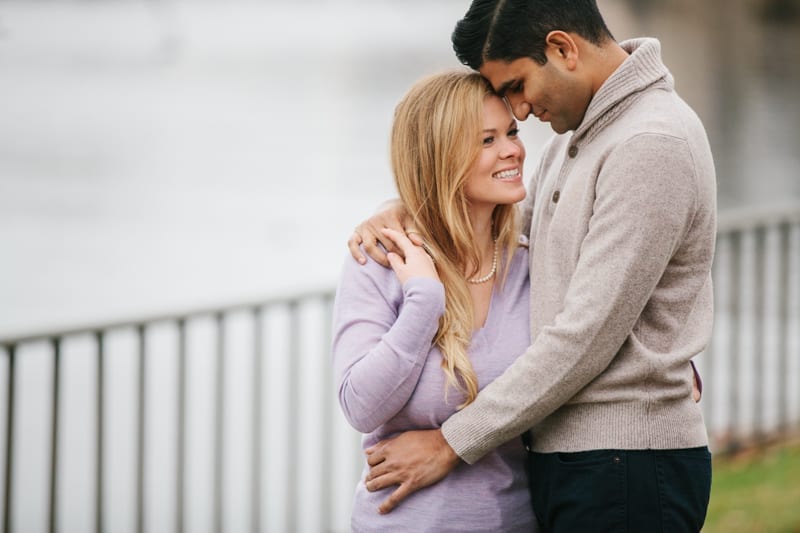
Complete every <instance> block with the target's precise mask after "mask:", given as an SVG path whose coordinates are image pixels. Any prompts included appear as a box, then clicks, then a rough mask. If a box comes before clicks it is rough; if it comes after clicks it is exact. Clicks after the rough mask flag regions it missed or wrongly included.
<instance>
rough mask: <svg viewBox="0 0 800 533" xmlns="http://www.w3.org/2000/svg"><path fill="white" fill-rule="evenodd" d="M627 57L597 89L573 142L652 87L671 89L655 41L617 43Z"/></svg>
mask: <svg viewBox="0 0 800 533" xmlns="http://www.w3.org/2000/svg"><path fill="white" fill-rule="evenodd" d="M619 44H620V46H621V47H622V48H623V49H624V50H625V51H626V52H628V53H629V54H630V55H629V56H628V58H627V59H626V60H625V61H623V63H622V64H621V65H620V66H619V68H617V70H615V71H614V73H613V74H611V76H609V78H608V79H607V80H606V81H605V82H604V83H603V85H601V86H600V89H598V91H597V93H595V95H594V96H593V97H592V101H591V102H589V107H588V108H587V109H586V114H585V115H584V116H583V122H581V125H580V126H578V129H576V130H575V133H574V135H573V137H572V139H573V142H574V141H575V140H577V139H579V138H580V137H582V136H583V135H584V134H585V133H586V132H587V131H589V130H590V129H591V128H592V127H593V126H594V125H595V124H596V123H597V122H598V121H600V120H601V119H602V117H603V116H604V115H605V114H606V113H607V112H608V111H609V109H611V108H612V107H614V106H615V105H617V104H618V103H619V102H621V101H622V100H624V99H625V98H627V97H628V96H630V95H631V94H634V93H636V92H639V91H641V90H643V89H645V88H647V87H650V86H651V85H653V84H655V83H663V84H665V86H666V87H667V88H668V89H670V90H671V89H673V88H674V80H673V78H672V74H670V72H669V70H667V67H666V66H665V65H664V63H663V62H662V61H661V43H660V42H659V41H658V39H653V38H641V39H630V40H627V41H623V42H621V43H619Z"/></svg>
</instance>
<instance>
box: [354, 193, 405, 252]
mask: <svg viewBox="0 0 800 533" xmlns="http://www.w3.org/2000/svg"><path fill="white" fill-rule="evenodd" d="M384 206H385V208H384V209H382V210H381V211H379V212H377V213H376V214H374V215H372V216H371V217H369V218H368V219H367V220H365V221H364V222H362V223H361V224H359V225H358V226H356V229H355V230H354V231H353V234H352V235H351V236H350V238H349V239H348V240H347V247H348V248H349V249H350V254H351V255H352V256H353V259H355V260H356V261H358V262H359V263H361V264H362V265H363V264H365V263H366V262H367V259H366V258H365V257H364V254H362V253H361V249H360V248H359V246H360V245H361V244H363V245H364V251H365V252H367V255H369V256H370V257H371V258H372V259H374V260H375V261H376V262H378V263H380V264H381V265H383V266H385V267H388V266H389V261H388V260H387V259H386V254H385V253H384V252H383V250H381V248H380V247H379V246H378V243H380V244H381V245H382V246H383V247H384V248H385V249H386V250H387V251H389V252H399V251H400V250H399V249H398V248H397V247H396V246H395V244H394V242H392V240H391V239H387V238H386V236H385V235H384V234H383V233H382V232H381V229H383V228H392V229H395V230H397V231H405V230H406V228H407V227H408V226H407V224H408V225H411V221H410V220H409V216H408V213H406V210H405V207H403V204H401V203H400V201H399V200H390V201H388V202H386V203H385V204H384Z"/></svg>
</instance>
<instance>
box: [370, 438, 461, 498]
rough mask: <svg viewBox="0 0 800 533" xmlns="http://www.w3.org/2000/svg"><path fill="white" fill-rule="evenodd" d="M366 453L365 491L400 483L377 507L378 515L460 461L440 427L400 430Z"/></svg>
mask: <svg viewBox="0 0 800 533" xmlns="http://www.w3.org/2000/svg"><path fill="white" fill-rule="evenodd" d="M366 454H367V463H369V466H370V469H369V474H367V477H366V479H365V482H366V486H367V490H369V491H370V492H374V491H377V490H381V489H384V488H386V487H391V486H393V485H399V487H397V489H396V490H395V491H394V492H392V494H390V495H389V497H388V498H387V499H386V500H384V502H383V503H382V504H381V506H380V507H379V508H378V512H380V513H381V514H386V513H388V512H389V511H391V510H392V509H394V508H395V507H397V505H398V504H399V503H400V502H401V501H403V500H404V499H405V498H406V497H407V496H408V495H409V494H411V493H413V492H416V491H418V490H419V489H421V488H424V487H427V486H428V485H433V484H434V483H436V482H437V481H439V480H440V479H442V478H444V477H445V476H446V475H447V474H449V473H450V471H451V470H453V468H455V467H456V465H458V463H459V461H460V460H461V459H459V457H458V455H456V452H454V451H453V449H452V448H451V447H450V445H449V444H447V441H446V440H445V439H444V436H443V435H442V431H441V430H439V429H427V430H420V431H407V432H405V433H401V434H400V435H398V436H397V437H394V438H392V439H388V440H382V441H380V442H379V443H378V444H376V445H375V446H372V447H371V448H367V450H366Z"/></svg>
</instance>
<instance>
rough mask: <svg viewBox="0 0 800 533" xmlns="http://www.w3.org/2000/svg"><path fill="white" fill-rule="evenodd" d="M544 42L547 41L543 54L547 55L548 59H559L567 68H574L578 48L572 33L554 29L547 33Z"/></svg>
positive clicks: (576, 61)
mask: <svg viewBox="0 0 800 533" xmlns="http://www.w3.org/2000/svg"><path fill="white" fill-rule="evenodd" d="M545 43H547V47H546V49H545V54H547V56H548V61H551V60H556V61H560V62H562V63H563V64H564V65H565V66H566V67H567V69H569V70H575V67H576V66H577V64H578V56H579V50H578V43H577V42H576V41H575V39H574V38H573V37H572V35H570V34H569V33H567V32H564V31H561V30H554V31H551V32H550V33H548V34H547V37H545Z"/></svg>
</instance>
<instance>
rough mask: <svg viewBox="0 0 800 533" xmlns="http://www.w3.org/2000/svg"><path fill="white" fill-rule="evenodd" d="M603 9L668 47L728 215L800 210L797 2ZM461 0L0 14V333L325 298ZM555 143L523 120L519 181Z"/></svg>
mask: <svg viewBox="0 0 800 533" xmlns="http://www.w3.org/2000/svg"><path fill="white" fill-rule="evenodd" d="M599 4H600V6H601V9H602V10H603V12H604V13H605V15H606V18H607V20H608V22H609V26H610V27H611V29H612V31H613V32H614V34H615V36H616V37H617V39H619V40H621V39H625V38H629V37H633V36H639V35H643V34H647V35H654V36H656V37H659V38H660V39H661V40H662V43H663V46H664V57H665V61H666V63H667V65H668V66H669V67H670V68H671V69H672V71H673V73H674V74H675V76H676V80H677V86H678V90H679V92H680V93H681V94H682V95H683V97H684V98H685V99H686V100H687V101H689V103H690V104H691V105H692V106H694V107H695V109H696V110H697V111H698V113H699V114H700V116H701V118H702V119H703V120H704V122H705V123H706V126H707V128H708V130H709V135H710V137H711V142H712V147H713V149H714V152H715V157H716V160H717V167H718V174H719V185H720V187H719V189H720V206H721V209H728V208H733V207H740V206H746V205H759V206H769V205H772V204H773V203H784V202H786V201H797V200H798V198H800V159H799V158H800V155H798V154H800V150H798V148H800V146H799V145H798V135H797V132H798V125H800V104H798V98H797V95H798V94H800V93H798V88H800V67H798V65H800V61H798V59H800V58H799V57H798V51H800V37H798V36H800V31H799V30H798V29H799V28H800V25H799V24H798V19H797V10H794V11H792V8H791V5H793V3H792V1H791V0H790V1H789V2H788V3H787V2H786V1H778V0H771V1H767V0H764V1H762V2H760V4H759V3H758V2H744V1H743V0H742V1H736V0H734V1H731V2H722V1H720V0H716V1H715V0H708V1H705V0H704V2H701V3H696V2H694V1H693V0H692V1H690V0H683V1H681V0H674V1H672V2H669V3H663V4H661V3H653V2H645V1H634V0H605V1H604V0H600V2H599ZM767 4H769V5H773V4H775V5H784V6H785V5H789V6H790V7H789V8H784V9H788V11H783V12H781V11H779V12H778V14H777V15H775V14H774V13H772V14H771V12H770V11H769V9H767V8H765V7H763V5H767ZM467 5H468V2H467V1H466V0H458V1H456V0H447V1H444V0H440V1H421V0H420V1H405V2H401V1H389V0H360V1H359V0H343V1H335V0H329V1H316V2H308V1H294V2H289V1H285V2H275V1H273V2H270V1H266V2H264V1H261V2H256V1H249V0H240V1H232V2H217V1H214V2H211V1H205V2H203V1H192V2H189V1H188V0H183V1H170V0H162V1H159V0H149V1H148V0H114V1H103V2H98V1H79V0H72V1H67V0H62V1H58V0H50V1H41V2H30V1H23V0H5V1H3V2H2V3H0V334H3V333H16V332H21V331H30V330H39V329H44V328H48V327H55V326H62V325H73V324H78V323H85V322H94V321H106V320H112V319H117V318H124V317H128V316H135V315H140V314H146V313H152V312H163V311H169V310H174V309H183V308H191V307H194V306H206V305H213V304H219V303H228V302H238V301H240V300H254V299H258V298H261V297H266V296H270V295H274V294H287V293H292V292H295V291H306V290H313V289H317V288H328V287H332V286H333V285H334V284H335V282H336V279H337V277H338V272H339V268H340V266H341V263H342V260H343V258H344V254H345V251H346V250H345V241H346V239H347V237H348V235H349V233H350V231H351V229H352V228H353V227H354V226H355V224H356V223H357V222H359V221H360V220H362V219H363V218H364V217H366V216H368V215H369V214H370V213H371V212H373V211H374V209H375V208H376V207H377V205H378V204H379V203H380V202H381V201H383V200H384V199H386V198H389V197H391V196H393V195H394V188H393V184H392V181H391V176H390V173H389V168H388V164H387V138H388V132H389V126H390V119H391V114H392V110H393V107H394V105H395V103H396V102H397V100H398V99H399V98H400V96H401V95H402V94H403V93H404V92H405V90H406V89H407V88H408V86H409V85H410V84H411V83H412V82H413V81H414V80H416V79H417V78H419V77H421V76H423V75H425V74H427V73H430V72H433V71H436V70H439V69H441V68H445V67H456V66H458V64H457V62H456V60H455V58H454V56H453V54H452V51H451V47H450V41H449V34H450V31H451V29H452V27H453V24H454V22H455V21H456V20H457V19H458V18H459V17H460V16H461V15H462V14H463V12H464V10H465V9H466V7H467ZM759 5H761V6H762V7H761V8H759V7H758V6H759ZM754 6H755V7H754ZM787 13H788V15H787ZM792 13H794V15H792ZM792 17H794V18H792ZM766 42H769V43H770V46H769V47H767V46H762V43H766ZM549 135H550V130H549V128H548V127H547V126H545V125H541V124H538V123H537V124H533V123H531V124H525V125H524V126H523V139H524V140H525V142H526V145H527V147H528V157H529V159H528V161H529V164H528V169H529V170H530V169H531V168H532V167H533V163H534V162H535V161H536V159H537V157H538V155H539V153H540V147H541V145H542V143H543V142H544V141H545V140H546V138H547V137H548V136H549Z"/></svg>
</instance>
